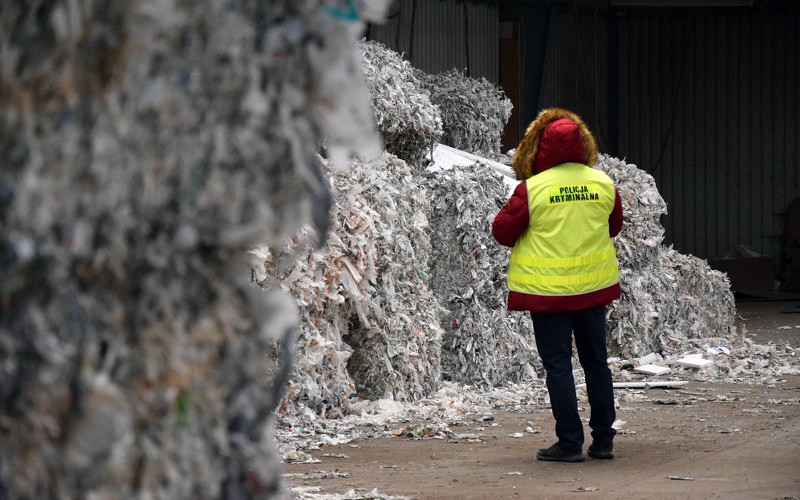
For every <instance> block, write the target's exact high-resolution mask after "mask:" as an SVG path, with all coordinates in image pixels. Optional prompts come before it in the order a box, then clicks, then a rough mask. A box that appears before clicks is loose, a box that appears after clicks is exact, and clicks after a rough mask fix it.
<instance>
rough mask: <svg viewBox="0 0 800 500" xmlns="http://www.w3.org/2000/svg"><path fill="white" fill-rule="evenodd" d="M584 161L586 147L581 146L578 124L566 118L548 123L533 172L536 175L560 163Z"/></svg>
mask: <svg viewBox="0 0 800 500" xmlns="http://www.w3.org/2000/svg"><path fill="white" fill-rule="evenodd" d="M585 161H586V147H585V146H584V145H583V139H582V138H581V131H580V128H579V127H578V124H577V123H575V122H574V121H572V120H570V119H568V118H559V119H558V120H555V121H553V122H550V123H549V124H548V125H547V127H545V129H544V131H542V136H541V137H540V138H539V149H538V150H537V151H536V159H535V160H534V162H533V171H534V173H536V174H538V173H539V172H544V171H545V170H547V169H548V168H550V167H554V166H556V165H560V164H562V163H568V162H572V163H583V162H585Z"/></svg>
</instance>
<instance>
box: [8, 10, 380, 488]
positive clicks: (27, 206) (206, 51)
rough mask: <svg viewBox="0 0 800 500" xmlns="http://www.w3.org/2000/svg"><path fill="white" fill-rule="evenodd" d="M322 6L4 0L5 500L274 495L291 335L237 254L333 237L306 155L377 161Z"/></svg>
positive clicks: (283, 300) (319, 174)
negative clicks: (295, 238) (299, 238)
mask: <svg viewBox="0 0 800 500" xmlns="http://www.w3.org/2000/svg"><path fill="white" fill-rule="evenodd" d="M325 4H326V2H323V1H322V0H307V1H303V2H296V1H294V0H265V1H262V2H244V3H241V2H240V3H235V4H231V3H230V2H225V1H221V0H212V1H209V2H203V3H202V5H200V4H194V3H191V2H189V3H186V2H184V3H176V2H161V1H155V0H154V1H150V0H144V1H142V2H135V3H128V2H70V1H64V0H55V1H50V2H44V3H42V2H13V1H12V2H5V3H4V5H3V8H2V9H1V10H0V24H1V25H2V26H3V29H2V30H0V61H1V62H2V69H3V71H2V76H0V138H1V139H2V140H0V157H2V158H3V167H2V168H0V274H1V275H2V276H1V277H0V403H1V404H0V429H2V432H0V449H2V450H3V452H2V456H0V497H3V498H6V497H8V498H107V499H113V498H140V497H141V498H254V499H255V498H267V497H270V498H272V497H274V496H275V495H276V494H277V493H278V492H279V491H280V490H281V489H282V488H283V486H282V484H283V482H282V480H281V477H280V461H281V457H280V456H279V455H278V453H277V450H276V447H275V443H274V441H273V438H272V424H273V418H274V409H275V408H276V406H277V405H278V404H279V403H280V401H281V400H282V397H283V395H282V387H283V382H285V377H286V375H288V373H290V364H289V361H290V360H291V353H292V348H293V345H294V344H293V340H292V339H293V335H294V329H295V328H296V323H297V321H298V317H297V312H296V307H295V305H294V303H293V301H292V300H291V299H290V298H289V297H288V295H286V294H284V293H277V292H273V293H267V292H265V291H263V290H261V289H259V288H258V287H257V286H255V285H253V284H252V283H251V281H250V262H249V260H250V259H249V257H248V253H247V252H248V250H249V249H250V248H251V246H252V245H253V244H255V243H257V242H272V241H281V242H282V241H284V240H285V239H286V238H287V237H288V236H290V235H292V234H294V233H295V232H296V231H298V230H299V228H301V227H303V226H306V225H310V226H311V227H313V228H315V235H316V236H315V241H316V242H317V243H318V242H319V241H320V240H321V239H322V236H324V233H325V231H326V229H327V221H328V212H327V211H328V208H329V206H330V203H331V202H330V196H329V193H328V189H329V186H328V181H327V175H326V174H324V173H323V171H322V169H321V165H320V163H319V162H316V161H315V160H314V158H315V154H316V149H317V146H318V144H320V143H321V142H323V141H327V144H328V150H329V152H331V156H332V157H335V158H341V157H345V158H349V156H350V154H351V153H352V152H356V153H364V152H368V151H378V152H379V151H380V145H379V144H380V143H379V140H378V137H377V135H376V134H375V129H374V127H373V126H372V125H370V123H371V122H370V120H369V118H370V116H371V109H370V107H369V100H368V96H367V93H366V83H365V81H364V79H363V76H362V74H361V72H360V69H359V64H358V60H359V52H358V45H357V37H356V36H353V34H352V32H351V30H350V29H349V28H347V27H346V26H345V25H344V24H343V23H342V22H340V21H339V20H337V18H336V15H335V14H336V13H335V12H333V11H329V10H326V8H325ZM373 5H375V4H374V3H373ZM362 21H363V20H359V21H358V22H353V23H351V24H352V25H353V26H355V25H359V24H360V25H363V22H362ZM331 82H335V83H336V85H332V83H331ZM342 88H345V89H347V91H346V92H345V91H342V90H341V89H342ZM333 127H335V128H333ZM279 340H280V345H281V347H282V348H283V349H284V356H280V355H277V354H276V355H275V356H271V357H268V356H267V355H266V354H267V353H270V352H271V351H273V350H274V349H276V345H277V344H276V342H277V341H279ZM287 354H288V356H287Z"/></svg>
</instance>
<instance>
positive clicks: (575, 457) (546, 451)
mask: <svg viewBox="0 0 800 500" xmlns="http://www.w3.org/2000/svg"><path fill="white" fill-rule="evenodd" d="M536 458H537V459H538V460H547V461H550V462H583V461H584V460H585V458H584V457H583V453H581V450H580V449H578V450H577V451H569V450H565V449H563V448H561V446H560V445H559V444H558V443H556V444H554V445H553V446H551V447H550V448H542V449H541V450H539V452H538V453H536Z"/></svg>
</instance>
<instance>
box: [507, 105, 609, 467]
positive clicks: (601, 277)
mask: <svg viewBox="0 0 800 500" xmlns="http://www.w3.org/2000/svg"><path fill="white" fill-rule="evenodd" d="M596 162H597V146H596V143H595V140H594V137H593V136H592V134H591V132H590V131H589V129H588V127H587V126H586V124H585V123H584V122H583V121H582V120H581V119H580V117H579V116H578V115H576V114H575V113H573V112H571V111H568V110H566V109H561V108H548V109H545V110H543V111H541V112H540V113H539V115H538V116H537V117H536V119H535V120H534V121H533V122H531V124H530V125H529V126H528V129H527V130H526V132H525V136H524V137H523V138H522V140H521V141H520V143H519V145H518V147H517V150H516V153H515V155H514V160H513V169H514V173H515V175H516V177H517V179H519V180H521V181H522V182H520V183H519V184H518V185H517V187H516V188H515V190H514V192H513V193H512V195H511V197H510V198H509V199H508V201H507V202H506V203H505V205H504V206H503V207H502V208H501V209H500V211H499V212H498V213H497V215H496V216H495V218H494V221H493V222H492V235H493V236H494V238H495V239H496V240H497V242H498V243H500V244H502V245H504V246H508V247H512V249H511V254H510V258H509V267H508V276H507V281H508V309H509V310H511V311H529V312H530V315H531V318H532V320H533V333H534V338H535V340H536V347H537V350H538V351H539V356H540V357H541V359H542V364H543V366H544V369H545V374H546V384H547V390H548V393H549V398H550V405H551V407H552V412H553V417H554V418H555V422H556V423H555V433H556V436H557V437H558V441H557V442H556V443H555V444H554V445H552V446H551V447H549V448H543V449H540V450H539V451H538V453H537V454H536V458H537V459H539V460H551V461H559V462H582V461H583V460H584V456H583V443H584V432H583V424H582V422H581V419H580V416H579V415H578V401H577V397H576V393H575V382H574V379H573V376H572V345H573V344H572V339H573V334H574V339H575V348H576V350H577V352H578V360H579V362H580V364H581V366H582V368H583V370H584V373H585V376H586V389H587V392H588V396H589V406H590V411H591V415H590V419H589V427H590V428H591V429H592V432H591V435H592V444H591V446H589V448H588V450H587V453H588V454H589V456H591V457H593V458H600V459H609V458H613V457H614V453H613V450H614V447H613V441H614V435H615V434H616V431H615V430H614V428H613V427H612V425H613V423H614V420H615V418H616V415H615V409H614V386H613V382H612V378H611V370H610V369H609V367H608V350H607V347H606V328H605V316H606V315H605V311H606V306H607V305H608V304H610V303H611V302H612V301H614V299H617V298H619V296H620V293H621V292H620V285H619V265H618V263H617V256H616V251H615V248H614V243H613V241H612V239H611V238H613V237H614V236H616V235H617V234H618V233H619V232H620V230H621V229H622V215H623V214H622V202H621V199H620V196H619V192H618V191H617V189H616V187H615V186H614V183H613V181H612V180H611V179H610V178H609V177H608V176H607V175H606V174H605V173H603V172H601V171H600V170H597V169H594V168H591V166H592V165H594V164H595V163H596Z"/></svg>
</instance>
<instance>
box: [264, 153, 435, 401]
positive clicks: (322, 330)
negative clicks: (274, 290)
mask: <svg viewBox="0 0 800 500" xmlns="http://www.w3.org/2000/svg"><path fill="white" fill-rule="evenodd" d="M333 183H334V192H335V193H336V203H335V208H334V211H333V216H332V219H333V223H332V227H333V229H332V233H331V235H330V238H329V244H328V247H327V248H326V250H325V251H324V252H316V253H315V252H312V251H311V249H310V247H309V246H308V244H307V243H306V246H305V248H306V249H307V252H306V254H305V256H304V258H301V259H299V260H298V261H297V262H296V263H295V264H294V265H292V266H288V267H286V268H284V269H281V268H280V267H279V266H276V265H275V263H276V262H278V261H280V255H282V254H283V253H285V252H286V250H284V249H282V248H276V249H268V248H264V249H260V251H259V252H260V255H261V256H262V258H263V259H264V262H263V266H262V267H261V268H260V269H259V270H258V271H257V275H258V276H259V278H258V279H259V281H260V282H267V281H268V280H277V281H280V282H281V283H282V286H284V287H285V288H286V289H287V290H288V291H289V292H290V293H291V294H292V295H293V296H294V297H295V298H296V299H297V301H298V305H299V307H300V311H301V317H302V318H303V321H302V325H303V326H302V330H301V332H300V336H299V340H298V345H299V353H300V356H299V359H298V361H297V363H296V368H295V372H294V374H293V377H292V382H291V384H290V388H289V391H288V396H287V407H291V408H288V409H289V410H293V411H291V413H298V412H299V409H300V408H302V407H306V408H310V409H311V410H312V411H314V412H315V413H318V414H323V415H334V414H341V413H346V411H347V406H348V400H349V399H350V398H352V397H353V396H358V397H362V398H367V399H381V398H387V399H395V400H400V401H413V400H417V399H420V398H422V397H424V396H426V395H428V394H430V393H431V392H434V391H436V390H437V389H438V387H439V385H440V381H441V367H440V357H441V328H440V327H439V315H440V311H441V306H440V305H439V303H438V301H437V299H436V297H435V296H434V295H433V293H432V291H431V290H430V288H429V287H428V283H427V273H428V272H429V268H430V264H429V260H430V255H431V244H430V237H429V234H428V230H429V228H428V219H427V214H428V212H429V210H430V208H429V204H428V198H427V195H426V192H425V190H424V187H423V186H422V185H421V183H420V182H419V179H418V178H416V177H415V176H414V175H412V172H411V169H410V168H409V166H408V165H407V164H406V163H405V162H404V161H402V160H400V159H398V158H397V157H395V156H394V155H391V154H388V153H386V154H384V156H383V157H382V158H380V159H377V160H375V161H372V162H367V163H365V162H361V161H355V162H354V164H353V165H352V166H351V168H350V169H348V170H347V171H344V172H333Z"/></svg>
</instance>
